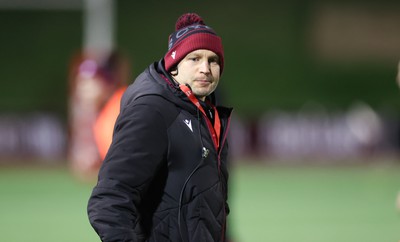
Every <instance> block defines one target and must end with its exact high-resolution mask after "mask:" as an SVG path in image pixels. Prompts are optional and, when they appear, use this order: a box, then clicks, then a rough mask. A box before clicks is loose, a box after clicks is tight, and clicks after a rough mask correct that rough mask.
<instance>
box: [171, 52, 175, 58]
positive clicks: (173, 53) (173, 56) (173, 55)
mask: <svg viewBox="0 0 400 242" xmlns="http://www.w3.org/2000/svg"><path fill="white" fill-rule="evenodd" d="M175 55H176V51H174V52H172V54H171V57H172V59H174V60H175Z"/></svg>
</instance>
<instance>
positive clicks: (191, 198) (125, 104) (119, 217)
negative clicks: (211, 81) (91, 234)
mask: <svg viewBox="0 0 400 242" xmlns="http://www.w3.org/2000/svg"><path fill="white" fill-rule="evenodd" d="M160 73H164V74H165V76H167V74H166V73H165V71H164V70H163V67H162V64H161V63H157V62H156V63H154V64H152V65H151V66H150V67H149V68H147V69H146V70H145V71H144V72H143V73H142V74H141V75H140V76H139V77H138V78H137V79H136V80H135V82H134V83H133V84H132V85H131V86H129V87H128V89H127V91H126V92H125V94H124V96H123V98H122V101H121V112H120V115H119V117H118V119H117V122H116V124H115V128H114V135H113V141H112V144H111V146H110V149H109V151H108V154H107V156H106V158H105V160H104V162H103V165H102V167H101V169H100V171H99V176H98V183H97V185H96V186H95V188H94V189H93V193H92V195H91V197H90V199H89V203H88V214H89V219H90V223H91V224H92V226H93V228H94V229H95V230H96V232H97V233H98V234H99V236H100V238H101V240H102V241H107V242H112V241H118V242H122V241H151V242H153V241H157V242H160V241H161V242H163V241H172V242H179V241H199V242H200V241H201V242H206V241H225V229H226V228H225V227H226V216H227V214H228V212H229V209H228V206H227V180H228V171H227V164H226V162H227V161H226V158H227V143H226V136H227V130H228V127H229V119H230V114H231V109H228V108H223V107H217V109H218V113H219V116H220V120H221V136H220V137H221V138H220V148H219V149H216V147H215V146H214V143H213V141H212V139H211V135H210V131H209V129H208V127H207V124H206V117H205V116H203V114H202V113H201V112H199V110H198V109H197V108H196V107H195V106H194V105H193V104H192V103H191V102H190V101H189V99H188V98H187V97H186V96H185V94H184V93H183V92H182V91H181V90H179V88H177V87H176V86H174V84H173V83H172V82H171V81H167V80H165V76H164V77H162V76H161V75H160ZM210 96H211V95H210Z"/></svg>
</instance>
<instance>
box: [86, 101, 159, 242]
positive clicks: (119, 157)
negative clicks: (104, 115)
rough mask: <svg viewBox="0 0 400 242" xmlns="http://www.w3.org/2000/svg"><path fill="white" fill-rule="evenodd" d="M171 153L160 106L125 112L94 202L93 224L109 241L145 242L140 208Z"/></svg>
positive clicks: (137, 107)
mask: <svg viewBox="0 0 400 242" xmlns="http://www.w3.org/2000/svg"><path fill="white" fill-rule="evenodd" d="M166 151H167V127H166V125H165V123H164V121H163V117H162V115H161V114H160V113H159V112H158V111H157V110H156V109H154V107H152V106H149V105H146V104H134V105H132V104H131V105H130V106H128V107H126V108H125V109H123V111H121V114H120V116H119V117H118V119H117V122H116V125H115V129H114V135H113V141H112V144H111V146H110V149H109V151H108V153H107V155H106V158H105V160H104V162H103V165H102V167H101V169H100V171H99V177H98V182H97V185H96V186H95V188H94V189H93V192H92V195H91V197H90V199H89V202H88V215H89V220H90V223H91V225H92V226H93V228H94V229H95V231H96V232H97V233H98V235H99V236H100V238H101V240H102V241H103V242H105V241H107V242H112V241H132V242H133V241H135V242H136V241H145V239H146V238H145V235H144V233H143V229H142V227H141V216H140V213H139V211H138V207H139V206H140V204H141V201H142V198H143V194H144V193H145V192H146V190H147V188H148V186H149V184H150V182H151V181H152V179H153V177H154V175H155V173H156V172H157V169H158V167H160V165H161V164H162V162H163V160H164V157H165V154H166Z"/></svg>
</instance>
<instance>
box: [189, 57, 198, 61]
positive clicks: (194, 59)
mask: <svg viewBox="0 0 400 242" xmlns="http://www.w3.org/2000/svg"><path fill="white" fill-rule="evenodd" d="M190 60H192V61H199V60H200V58H199V57H192V58H190Z"/></svg>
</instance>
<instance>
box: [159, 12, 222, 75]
mask: <svg viewBox="0 0 400 242" xmlns="http://www.w3.org/2000/svg"><path fill="white" fill-rule="evenodd" d="M198 49H206V50H211V51H213V52H214V53H215V54H217V55H218V57H219V60H220V64H219V65H220V73H221V74H222V71H223V69H224V50H223V47H222V41H221V38H220V37H219V36H217V34H216V33H215V32H214V30H213V29H211V28H210V27H209V26H206V24H205V23H204V21H203V19H202V18H201V17H200V16H199V15H197V14H195V13H186V14H183V15H182V16H181V17H179V18H178V20H177V21H176V25H175V32H174V33H172V34H171V35H170V36H169V42H168V52H167V53H166V54H165V56H164V62H165V69H166V70H167V71H170V70H171V68H172V67H174V66H176V65H177V64H178V63H179V62H180V61H181V60H182V59H183V58H184V57H185V56H186V55H187V54H189V53H190V52H192V51H194V50H198Z"/></svg>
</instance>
